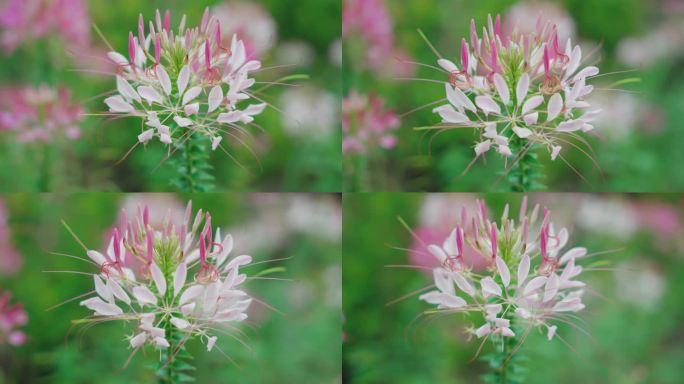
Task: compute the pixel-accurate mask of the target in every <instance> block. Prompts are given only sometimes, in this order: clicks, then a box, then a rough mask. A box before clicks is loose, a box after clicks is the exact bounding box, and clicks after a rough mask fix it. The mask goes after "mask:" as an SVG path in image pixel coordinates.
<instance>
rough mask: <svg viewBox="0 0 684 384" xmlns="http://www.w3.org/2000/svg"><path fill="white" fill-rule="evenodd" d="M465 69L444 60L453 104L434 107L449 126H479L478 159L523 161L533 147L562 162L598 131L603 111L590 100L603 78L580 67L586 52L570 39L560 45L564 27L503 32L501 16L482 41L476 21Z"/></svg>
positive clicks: (466, 45) (464, 46)
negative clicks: (595, 79)
mask: <svg viewBox="0 0 684 384" xmlns="http://www.w3.org/2000/svg"><path fill="white" fill-rule="evenodd" d="M460 47H461V54H460V66H459V65H457V64H456V63H454V62H453V61H450V60H447V59H444V58H440V59H439V60H438V64H439V66H440V67H441V68H442V69H444V70H445V71H446V72H448V74H449V77H448V81H447V82H446V83H445V90H446V99H447V100H448V103H447V104H445V105H442V106H439V107H437V108H435V109H434V112H435V113H438V114H439V115H440V117H441V118H442V123H443V124H444V125H445V126H446V127H472V128H473V129H475V130H476V131H477V132H478V135H479V140H478V142H477V143H476V145H475V154H476V156H478V157H479V156H481V155H483V154H484V153H486V152H487V151H489V150H490V149H495V150H496V151H497V152H498V153H500V154H501V155H504V156H514V155H515V156H516V157H517V156H518V155H520V154H522V153H523V152H526V151H527V150H529V149H530V147H531V146H533V145H535V146H544V147H546V148H547V149H548V151H549V153H550V154H551V159H553V160H555V159H556V158H557V157H558V155H559V153H560V151H561V149H562V145H561V144H562V143H567V142H568V140H570V139H572V138H574V137H577V135H578V134H579V133H581V132H588V131H591V130H592V129H593V128H594V127H593V126H592V124H591V123H592V121H593V120H594V118H595V117H596V116H597V114H598V113H599V112H600V110H598V109H593V110H592V109H590V104H589V103H587V102H586V101H585V100H584V98H585V97H586V96H587V95H589V94H590V93H591V92H592V90H593V86H591V85H587V80H588V79H589V78H591V77H592V76H596V75H597V74H598V73H599V69H598V68H597V67H594V66H589V67H586V68H581V61H582V50H581V49H580V47H579V46H573V45H572V42H571V40H570V39H568V40H567V41H566V42H561V41H559V37H558V32H557V27H556V25H554V24H551V23H546V24H544V23H541V22H539V23H538V25H537V28H536V30H535V31H534V32H532V33H520V32H518V31H516V30H514V31H513V32H512V33H511V34H510V35H503V34H502V33H501V22H500V18H499V16H497V17H496V20H495V21H492V18H491V16H490V17H489V20H488V26H487V27H484V28H483V29H482V36H479V35H478V33H477V29H476V27H475V21H474V20H472V21H471V31H470V40H469V42H468V41H466V39H465V38H464V39H462V41H461V46H460Z"/></svg>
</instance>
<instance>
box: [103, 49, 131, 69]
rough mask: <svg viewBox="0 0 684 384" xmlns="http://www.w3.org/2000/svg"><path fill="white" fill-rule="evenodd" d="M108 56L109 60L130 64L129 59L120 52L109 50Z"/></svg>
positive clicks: (120, 63)
mask: <svg viewBox="0 0 684 384" xmlns="http://www.w3.org/2000/svg"><path fill="white" fill-rule="evenodd" d="M107 57H109V60H111V61H113V62H114V63H116V64H117V65H122V66H123V65H128V59H127V58H126V56H124V55H122V54H120V53H119V52H114V51H110V52H107Z"/></svg>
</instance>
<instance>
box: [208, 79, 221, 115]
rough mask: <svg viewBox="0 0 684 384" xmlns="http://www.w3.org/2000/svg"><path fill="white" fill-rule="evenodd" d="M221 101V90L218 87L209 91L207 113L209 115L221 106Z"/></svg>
mask: <svg viewBox="0 0 684 384" xmlns="http://www.w3.org/2000/svg"><path fill="white" fill-rule="evenodd" d="M222 100H223V89H221V86H220V85H217V86H215V87H214V88H212V89H211V91H210V92H209V109H208V110H207V112H209V113H211V112H213V111H214V110H216V108H218V107H219V105H221V101H222Z"/></svg>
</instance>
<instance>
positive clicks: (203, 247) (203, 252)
mask: <svg viewBox="0 0 684 384" xmlns="http://www.w3.org/2000/svg"><path fill="white" fill-rule="evenodd" d="M205 241H206V237H205V235H204V234H202V235H200V241H199V251H200V264H202V266H204V265H205V264H206V263H207V245H206V243H205Z"/></svg>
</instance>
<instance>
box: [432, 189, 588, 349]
mask: <svg viewBox="0 0 684 384" xmlns="http://www.w3.org/2000/svg"><path fill="white" fill-rule="evenodd" d="M478 205H479V208H478V210H477V212H475V213H474V214H472V215H468V214H465V215H463V217H462V219H461V222H460V223H459V224H458V225H457V226H456V228H454V230H453V231H452V232H451V234H450V235H449V236H448V237H447V238H446V239H445V240H444V242H443V243H442V244H432V245H429V246H428V251H429V253H430V254H432V255H433V256H434V257H435V258H436V259H437V261H438V262H439V265H440V266H439V267H436V268H434V269H433V278H434V283H435V286H436V288H437V289H436V290H434V291H431V292H428V293H425V294H423V295H421V296H420V299H421V300H424V301H426V302H428V303H430V304H433V305H437V307H438V310H444V311H463V312H480V313H482V315H483V317H484V323H483V324H481V325H480V326H479V327H478V328H476V329H475V328H474V329H472V330H471V331H472V332H473V333H474V334H475V335H476V336H477V337H478V338H482V337H484V336H487V335H501V336H503V337H508V336H514V335H515V332H514V330H513V328H512V327H511V322H514V323H523V324H528V325H529V326H530V327H541V328H544V329H546V331H547V336H548V338H549V340H550V339H551V338H553V336H554V335H555V332H556V329H557V326H556V325H553V321H554V320H557V319H561V320H562V316H563V314H564V313H566V312H578V311H580V310H582V309H583V308H584V304H583V303H582V295H583V293H584V290H583V287H584V286H585V284H584V283H583V282H582V281H580V280H578V279H577V277H578V276H579V274H580V273H581V272H582V267H581V266H578V265H576V261H577V260H579V259H581V258H583V257H586V256H587V250H586V248H582V247H576V248H571V249H569V250H567V251H563V248H564V247H565V246H566V244H567V243H568V239H569V235H568V231H567V230H566V229H565V228H561V229H560V230H557V229H556V228H555V227H554V225H553V223H552V222H551V220H550V212H549V210H548V209H546V208H544V209H542V212H540V209H539V206H535V207H534V209H533V210H532V212H531V213H528V212H527V200H526V198H524V199H523V203H522V207H521V210H520V215H519V217H518V220H517V221H516V220H515V219H512V218H509V216H508V212H509V208H508V205H507V206H506V208H505V209H504V213H503V215H502V218H501V221H500V222H499V223H496V222H494V221H490V219H489V218H488V216H487V208H486V206H485V203H484V202H483V201H479V202H478ZM466 227H469V228H471V230H470V231H467V232H466V231H465V230H464V228H466ZM464 244H467V245H468V246H470V247H471V248H472V249H474V250H476V251H477V253H478V254H479V256H480V257H481V258H482V259H483V261H484V263H485V264H486V265H487V267H486V268H485V270H477V271H475V270H473V269H471V268H470V267H469V266H468V265H467V264H466V263H463V252H464ZM563 321H564V320H563Z"/></svg>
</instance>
